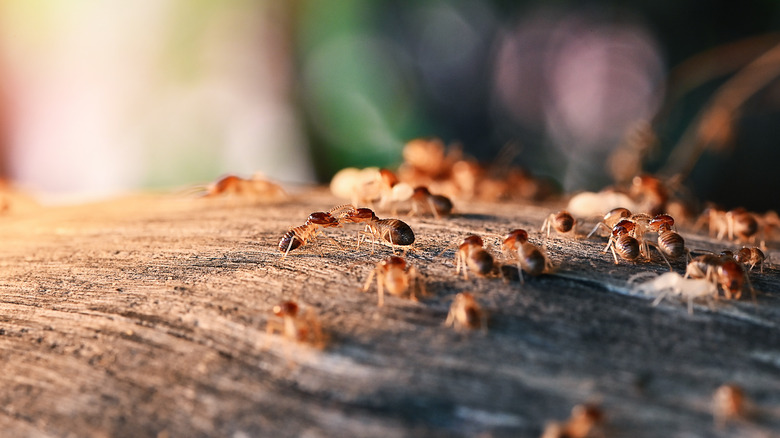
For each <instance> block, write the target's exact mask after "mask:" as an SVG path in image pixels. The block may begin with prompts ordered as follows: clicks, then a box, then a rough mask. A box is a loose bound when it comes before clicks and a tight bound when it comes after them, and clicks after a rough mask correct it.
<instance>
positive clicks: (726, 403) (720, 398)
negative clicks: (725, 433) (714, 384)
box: [712, 384, 747, 428]
mask: <svg viewBox="0 0 780 438" xmlns="http://www.w3.org/2000/svg"><path fill="white" fill-rule="evenodd" d="M746 415H747V401H746V399H745V394H744V392H743V391H742V388H740V387H739V386H737V385H734V384H725V385H721V386H719V387H718V389H716V390H715V393H714V394H713V396H712V416H713V417H714V418H715V425H716V426H717V427H719V428H721V427H723V426H725V425H726V422H728V421H730V420H737V419H741V418H745V417H746Z"/></svg>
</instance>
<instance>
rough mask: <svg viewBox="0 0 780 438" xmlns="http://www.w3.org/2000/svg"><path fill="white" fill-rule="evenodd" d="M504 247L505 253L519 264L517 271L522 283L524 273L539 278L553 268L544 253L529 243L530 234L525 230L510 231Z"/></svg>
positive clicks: (503, 244)
mask: <svg viewBox="0 0 780 438" xmlns="http://www.w3.org/2000/svg"><path fill="white" fill-rule="evenodd" d="M502 247H503V250H504V252H506V253H508V254H510V255H511V257H512V258H514V259H515V261H516V262H517V271H518V274H519V275H520V281H521V282H523V281H524V280H523V271H525V272H526V273H527V274H529V275H532V276H537V275H539V274H541V273H543V272H544V271H546V270H549V269H551V268H552V267H553V266H552V263H551V262H550V260H549V259H548V258H547V256H545V255H544V252H543V251H542V250H541V249H540V248H538V247H537V246H535V245H533V244H532V243H530V242H528V233H527V232H526V231H525V230H521V229H516V230H512V231H510V232H509V234H507V235H506V237H505V238H504V241H503V243H502Z"/></svg>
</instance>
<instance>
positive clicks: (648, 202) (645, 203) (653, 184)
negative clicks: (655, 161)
mask: <svg viewBox="0 0 780 438" xmlns="http://www.w3.org/2000/svg"><path fill="white" fill-rule="evenodd" d="M629 194H630V195H631V197H632V198H633V199H634V202H636V203H637V206H638V207H639V208H638V211H646V212H648V213H650V214H651V215H655V214H659V213H661V212H662V211H664V209H665V207H666V202H667V201H668V200H669V192H668V190H667V189H666V186H665V185H664V183H663V182H662V181H661V180H660V179H658V178H656V177H654V176H650V175H638V176H635V177H634V179H633V180H632V182H631V189H630V191H629Z"/></svg>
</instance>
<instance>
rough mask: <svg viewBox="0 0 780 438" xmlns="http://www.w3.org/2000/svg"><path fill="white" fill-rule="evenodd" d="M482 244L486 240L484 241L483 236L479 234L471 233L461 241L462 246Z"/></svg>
mask: <svg viewBox="0 0 780 438" xmlns="http://www.w3.org/2000/svg"><path fill="white" fill-rule="evenodd" d="M472 245H473V246H482V245H484V242H483V241H482V238H481V237H479V236H477V235H474V234H472V235H469V236H466V237H464V238H463V240H461V242H460V247H461V248H463V247H466V246H472Z"/></svg>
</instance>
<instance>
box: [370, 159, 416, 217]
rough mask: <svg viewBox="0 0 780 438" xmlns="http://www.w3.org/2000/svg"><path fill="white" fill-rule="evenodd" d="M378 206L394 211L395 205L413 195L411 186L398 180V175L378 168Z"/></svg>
mask: <svg viewBox="0 0 780 438" xmlns="http://www.w3.org/2000/svg"><path fill="white" fill-rule="evenodd" d="M378 180H379V196H380V198H379V208H380V209H388V208H389V209H390V210H391V211H392V212H393V213H395V212H396V206H397V204H398V203H400V202H404V201H406V200H408V199H409V198H411V197H412V196H413V190H412V187H411V186H410V185H409V184H407V183H405V182H401V181H399V180H398V177H397V176H396V175H395V173H393V172H392V171H391V170H389V169H379V175H378Z"/></svg>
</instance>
